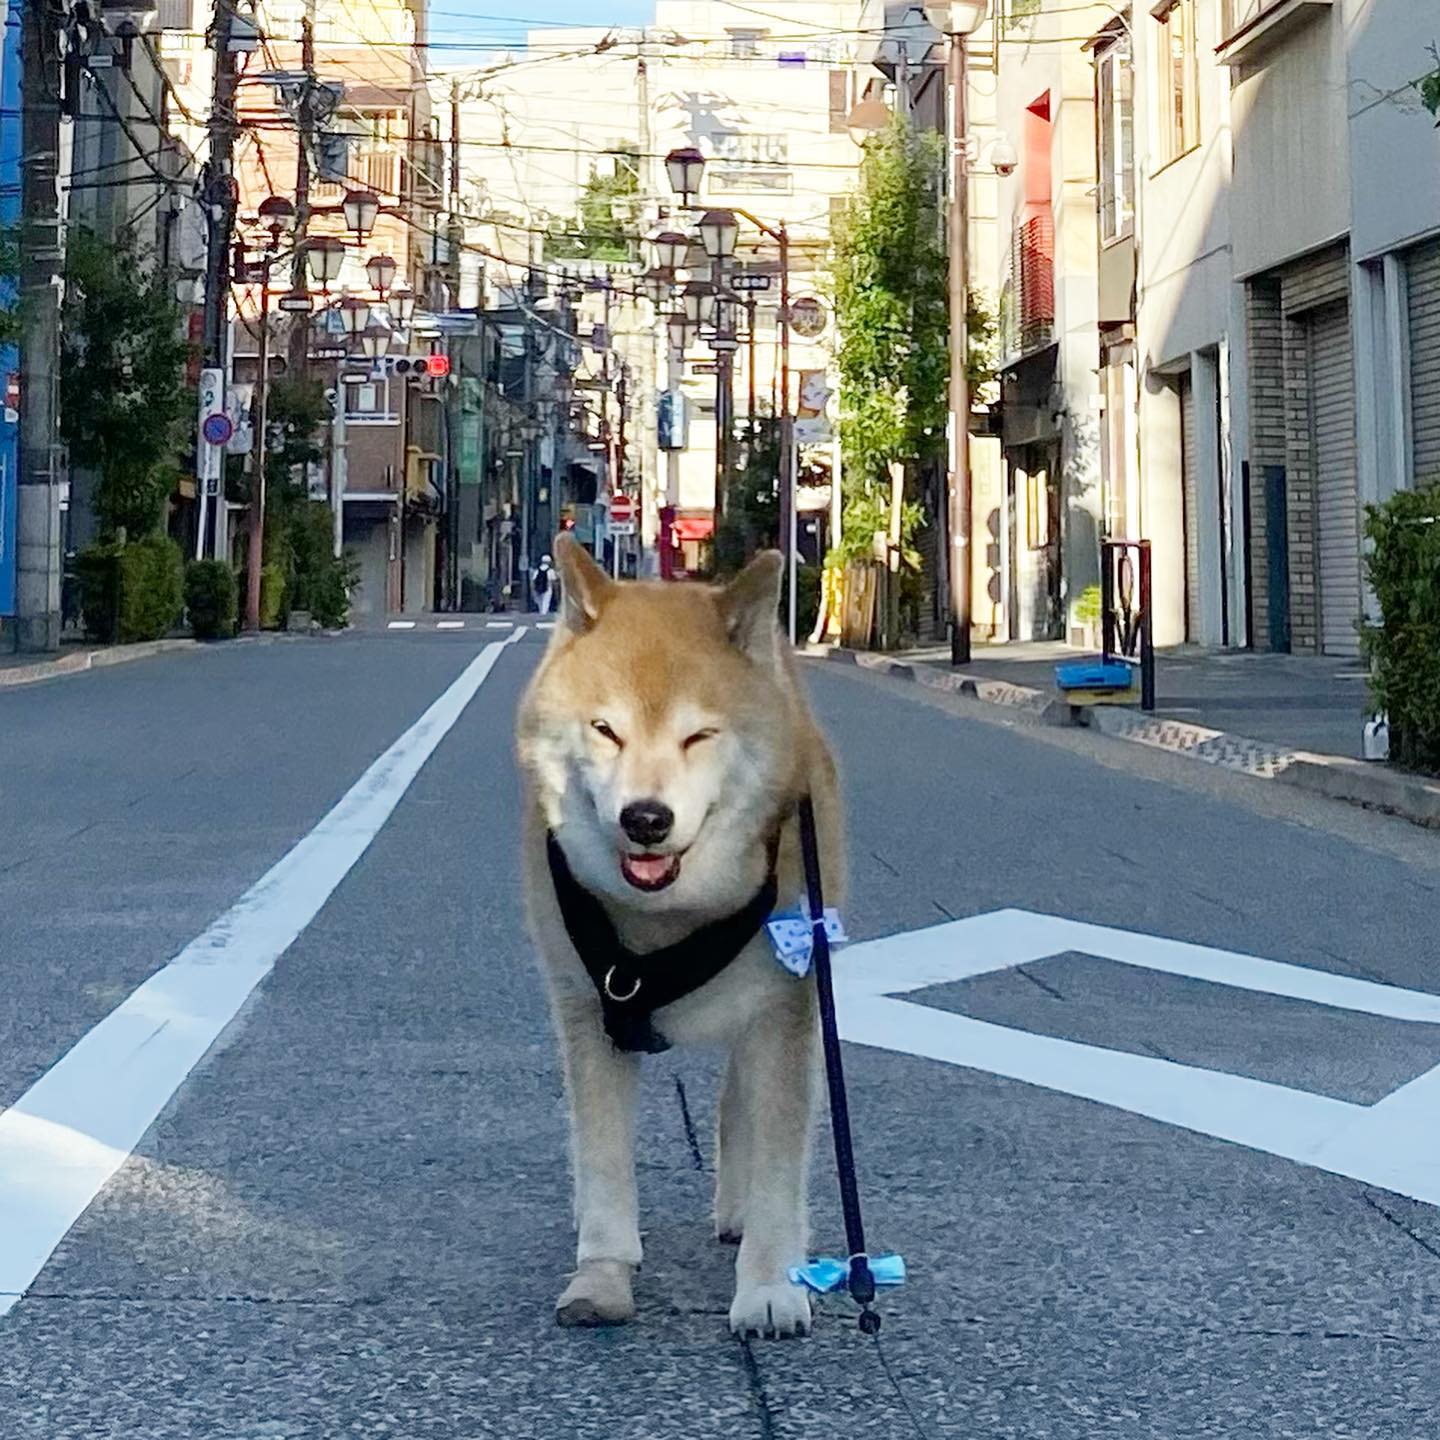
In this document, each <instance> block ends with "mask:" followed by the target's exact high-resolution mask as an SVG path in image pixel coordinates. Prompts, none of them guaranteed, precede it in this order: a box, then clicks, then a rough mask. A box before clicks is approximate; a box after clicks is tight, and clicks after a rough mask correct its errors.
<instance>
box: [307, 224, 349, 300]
mask: <svg viewBox="0 0 1440 1440" xmlns="http://www.w3.org/2000/svg"><path fill="white" fill-rule="evenodd" d="M305 258H306V261H307V263H308V264H309V266H310V274H311V275H312V276H313V277H314V279H315V280H316V281H317V282H318V283H319V285H320V288H321V289H322V290H326V291H328V290H329V288H330V285H331V282H332V281H334V280H335V279H337V278H338V277H339V274H340V271H341V269H342V268H343V266H344V264H345V242H344V241H343V240H341V239H339V238H337V237H336V236H334V235H319V236H316V238H315V239H313V240H307V241H306V242H305Z"/></svg>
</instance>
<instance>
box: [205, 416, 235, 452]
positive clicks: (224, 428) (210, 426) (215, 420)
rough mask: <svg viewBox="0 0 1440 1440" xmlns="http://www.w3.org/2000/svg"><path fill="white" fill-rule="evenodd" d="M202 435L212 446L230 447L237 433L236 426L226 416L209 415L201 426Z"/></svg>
mask: <svg viewBox="0 0 1440 1440" xmlns="http://www.w3.org/2000/svg"><path fill="white" fill-rule="evenodd" d="M200 433H201V434H202V435H203V436H204V437H205V438H206V440H208V441H209V442H210V444H212V445H228V444H229V443H230V437H231V436H232V435H233V434H234V433H235V426H234V425H233V424H232V423H231V421H230V417H229V416H228V415H225V414H223V413H222V414H219V415H207V416H206V417H205V419H204V421H203V422H202V423H201V426H200Z"/></svg>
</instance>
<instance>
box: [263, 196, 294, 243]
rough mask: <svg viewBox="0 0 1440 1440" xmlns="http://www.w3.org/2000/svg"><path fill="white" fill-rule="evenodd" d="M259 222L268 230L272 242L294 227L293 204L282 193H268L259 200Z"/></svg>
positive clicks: (277, 241)
mask: <svg viewBox="0 0 1440 1440" xmlns="http://www.w3.org/2000/svg"><path fill="white" fill-rule="evenodd" d="M259 214H260V223H261V225H263V226H264V227H265V229H267V230H268V231H269V232H270V239H271V241H272V243H273V244H275V245H277V246H278V245H279V243H280V237H281V236H282V235H288V234H290V232H291V231H292V230H294V228H295V206H294V205H293V204H291V202H290V201H289V200H287V199H286V198H285V197H284V196H283V195H270V196H267V197H266V198H265V199H264V200H262V201H261V202H260V211H259Z"/></svg>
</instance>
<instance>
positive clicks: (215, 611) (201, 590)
mask: <svg viewBox="0 0 1440 1440" xmlns="http://www.w3.org/2000/svg"><path fill="white" fill-rule="evenodd" d="M238 603H239V588H238V587H237V585H236V583H235V572H234V571H233V570H232V569H231V568H230V566H229V565H227V564H226V563H225V562H224V561H223V560H192V561H191V562H190V565H189V567H188V568H187V569H186V571H185V609H186V610H187V611H188V612H189V615H190V629H191V630H192V631H193V632H194V634H195V638H196V639H197V640H228V639H229V638H230V637H231V636H232V635H234V633H235V621H236V611H237V607H238Z"/></svg>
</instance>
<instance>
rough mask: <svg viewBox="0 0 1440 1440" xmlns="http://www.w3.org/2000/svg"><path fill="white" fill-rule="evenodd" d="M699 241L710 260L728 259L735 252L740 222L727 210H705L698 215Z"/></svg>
mask: <svg viewBox="0 0 1440 1440" xmlns="http://www.w3.org/2000/svg"><path fill="white" fill-rule="evenodd" d="M699 230H700V243H701V244H702V245H704V247H705V254H706V255H707V256H709V258H710V259H711V260H728V259H729V258H730V257H731V256H732V255H733V254H734V253H735V240H736V237H737V236H738V235H739V233H740V223H739V221H737V220H736V219H735V217H734V215H732V214H731V213H730V211H728V210H707V211H706V212H705V213H704V214H703V215H702V216H701V217H700V225H699Z"/></svg>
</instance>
